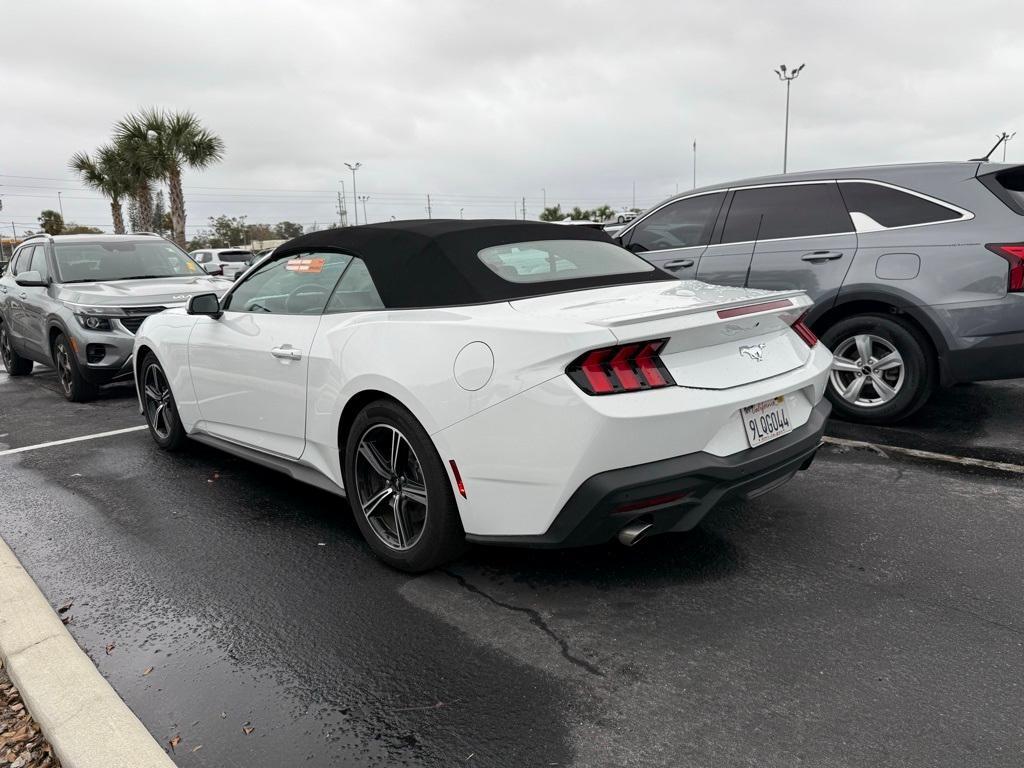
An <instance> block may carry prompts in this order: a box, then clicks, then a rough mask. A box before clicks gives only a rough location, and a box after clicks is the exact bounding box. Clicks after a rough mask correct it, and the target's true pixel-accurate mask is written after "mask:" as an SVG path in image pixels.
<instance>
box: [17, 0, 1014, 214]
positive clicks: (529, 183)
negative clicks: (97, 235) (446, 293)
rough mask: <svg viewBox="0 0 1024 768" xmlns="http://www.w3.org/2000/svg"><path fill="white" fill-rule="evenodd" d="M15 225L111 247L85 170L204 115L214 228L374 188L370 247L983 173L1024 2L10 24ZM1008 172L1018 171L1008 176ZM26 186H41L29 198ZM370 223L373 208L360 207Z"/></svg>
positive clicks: (56, 9)
mask: <svg viewBox="0 0 1024 768" xmlns="http://www.w3.org/2000/svg"><path fill="white" fill-rule="evenodd" d="M0 24H2V29H3V35H2V39H0V104H2V109H3V117H2V121H0V198H2V200H3V203H4V208H3V211H2V212H0V224H2V225H3V226H4V227H5V228H6V229H5V230H4V231H5V232H6V233H9V231H10V222H11V221H12V220H13V221H14V222H16V223H17V224H18V226H19V230H20V229H22V228H24V227H26V226H33V225H35V219H36V217H37V216H38V214H39V211H40V210H41V209H43V208H57V194H56V193H57V190H58V189H61V190H63V192H62V196H63V206H64V212H65V216H66V218H67V219H69V220H73V221H76V222H78V223H84V224H92V225H101V226H104V227H109V226H110V213H109V207H108V206H107V205H106V204H105V203H104V202H103V201H102V199H100V198H98V197H97V196H96V195H95V194H93V193H90V192H86V191H84V190H82V189H81V187H80V186H79V185H78V183H77V182H76V181H75V180H74V177H73V176H72V175H71V174H70V172H69V171H68V170H67V160H68V158H69V157H70V155H71V154H72V153H73V152H75V151H77V150H91V149H93V148H94V147H96V146H97V145H99V144H100V143H102V142H104V141H106V140H107V138H108V136H109V133H110V127H111V125H112V124H113V123H114V122H115V121H116V120H117V119H118V118H119V117H121V116H122V115H123V114H124V113H126V112H128V111H131V110H133V109H136V108H138V107H142V106H160V107H166V108H169V109H180V110H186V109H187V110H192V111H194V112H195V113H196V114H197V115H198V116H199V117H200V118H201V119H202V121H203V122H204V123H205V124H206V125H207V126H208V127H209V128H210V129H212V130H213V131H215V132H216V133H218V134H219V135H220V136H221V137H222V138H223V139H224V141H225V143H226V145H227V152H226V155H225V158H224V161H223V162H222V163H221V164H219V165H217V166H216V167H214V168H211V169H209V170H206V171H202V172H187V173H186V176H185V191H186V202H187V206H188V215H189V219H188V224H189V232H190V233H194V232H195V230H196V229H197V228H199V227H202V226H203V225H204V224H205V223H206V219H207V217H208V216H212V215H218V214H221V213H226V214H229V215H247V216H248V220H249V222H251V223H252V222H268V223H274V222H277V221H279V220H282V219H290V220H293V221H299V222H302V223H303V224H306V225H310V224H312V223H313V222H314V221H317V222H319V223H320V224H324V223H326V222H330V221H332V220H335V219H336V218H337V213H336V200H335V197H334V194H335V191H336V190H338V189H339V184H338V182H339V180H340V179H343V178H344V179H345V180H346V183H347V185H348V186H347V190H346V191H347V194H348V196H349V202H348V207H349V215H350V217H351V208H352V205H353V203H352V201H351V195H352V186H351V176H350V174H349V172H348V170H347V169H346V168H345V166H344V165H343V163H344V162H345V161H349V162H356V161H360V162H362V163H363V166H364V167H363V168H362V170H360V171H359V173H358V177H357V183H358V192H359V194H360V195H362V194H368V195H369V196H370V199H369V201H368V203H367V213H368V215H369V218H370V220H371V221H373V220H379V219H384V218H388V217H390V216H392V215H393V216H396V217H398V218H421V217H424V216H425V215H426V211H425V205H426V194H427V193H430V194H431V195H432V202H433V215H434V217H435V218H436V217H457V216H458V215H459V209H460V208H462V209H464V215H465V216H466V217H467V218H470V217H482V216H502V217H511V216H512V213H513V203H514V201H519V200H520V198H521V197H523V196H525V197H526V210H527V216H528V217H531V218H535V217H536V216H537V215H538V214H539V213H540V210H541V203H542V195H543V193H542V189H546V196H547V201H548V203H549V204H552V203H555V202H558V203H561V204H562V205H563V206H572V205H575V204H579V205H582V206H592V205H597V204H600V203H605V202H607V203H609V204H611V205H614V206H624V205H629V204H630V203H631V202H632V195H633V185H634V182H635V185H636V203H637V205H639V206H646V205H650V204H651V203H653V202H655V201H657V200H658V199H661V198H663V197H665V196H666V195H669V194H672V193H674V192H675V191H676V189H677V186H678V188H679V189H680V190H684V189H687V188H689V187H690V186H691V184H692V161H693V157H692V151H691V145H692V142H693V140H694V138H696V141H697V181H698V184H705V183H710V182H714V181H722V180H729V179H733V178H742V177H745V176H752V175H758V174H764V173H774V172H778V171H780V170H781V165H782V137H783V114H784V104H785V86H784V85H783V84H781V83H780V82H778V81H777V79H776V76H775V74H774V73H773V71H772V70H773V69H774V68H776V67H777V66H778V65H779V64H780V63H786V64H788V65H791V66H795V65H797V64H800V63H802V62H806V63H807V68H806V69H805V70H804V72H803V74H802V75H801V76H800V78H799V79H798V80H797V81H796V82H795V83H794V85H793V94H792V96H793V100H792V112H791V124H790V170H799V169H810V168H817V167H829V166H843V165H857V164H867V163H889V162H905V161H920V160H946V159H956V160H961V159H967V158H969V157H975V156H977V155H979V154H981V153H983V152H985V151H987V150H988V148H989V146H991V144H992V143H993V142H994V141H995V136H996V134H997V133H998V132H999V131H1002V130H1014V129H1020V131H1021V135H1020V136H1019V137H1018V138H1017V139H1016V140H1015V141H1013V142H1011V143H1010V144H1009V147H1008V153H1007V159H1008V160H1020V161H1022V162H1024V98H1022V95H1024V88H1022V86H1024V54H1022V52H1021V40H1022V39H1024V2H1019V0H1006V1H1005V2H985V1H984V0H975V2H972V3H963V2H956V3H954V2H949V1H948V0H897V1H896V2H892V0H887V1H886V2H865V1H864V0H857V1H856V2H853V1H850V0H846V1H844V2H825V1H820V2H812V1H808V2H800V1H799V0H797V1H790V2H778V3H767V2H755V1H753V0H749V1H747V2H741V1H740V0H714V2H704V1H701V0H689V1H687V2H680V1H679V0H660V1H659V2H654V1H653V0H650V1H643V2H638V1H636V0H634V1H633V2H624V1H623V0H615V1H612V2H584V1H582V0H580V1H573V0H544V1H543V2H534V1H533V0H516V2H501V3H499V2H493V1H491V0H462V1H458V0H429V2H422V1H421V2H414V1H413V0H391V1H388V2H381V1H379V0H363V2H360V3H355V2H312V1H301V0H293V1H292V2H270V1H262V2H256V1H254V0H246V1H244V2H228V1H226V0H216V1H213V0H201V1H195V2H193V1H192V0H187V1H186V0H163V1H162V2H159V3H154V2H138V0H135V1H134V2H108V1H107V0H90V2H87V3H83V2H70V1H68V2H52V1H50V0H34V1H33V2H5V3H3V8H2V12H0ZM997 157H1001V153H997ZM30 177H31V178H30ZM360 218H362V208H361V207H360Z"/></svg>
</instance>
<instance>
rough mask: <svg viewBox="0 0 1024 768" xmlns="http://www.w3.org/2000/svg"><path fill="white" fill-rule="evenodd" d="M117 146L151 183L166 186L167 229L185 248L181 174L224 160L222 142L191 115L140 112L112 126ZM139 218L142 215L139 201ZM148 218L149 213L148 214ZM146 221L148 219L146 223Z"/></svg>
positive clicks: (151, 110) (150, 111)
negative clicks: (130, 156)
mask: <svg viewBox="0 0 1024 768" xmlns="http://www.w3.org/2000/svg"><path fill="white" fill-rule="evenodd" d="M114 133H115V135H116V136H117V141H118V143H119V144H123V145H124V146H125V147H126V149H127V150H128V151H129V153H130V154H131V155H132V156H133V157H134V158H135V159H136V160H137V162H138V164H139V166H140V168H141V169H143V170H144V171H145V172H147V173H148V174H149V176H150V178H151V179H154V180H156V179H159V180H163V181H166V182H167V187H168V193H169V195H170V198H171V225H172V230H173V233H174V240H175V242H176V243H178V245H180V246H181V247H182V248H184V247H185V195H184V193H183V192H182V189H181V172H182V169H184V168H185V167H186V166H188V167H189V168H206V167H207V166H209V165H212V164H213V163H215V162H217V161H219V160H220V159H221V158H222V157H223V156H224V142H223V141H222V140H221V138H220V137H219V136H217V135H216V134H214V133H212V132H210V131H209V130H207V129H206V128H204V127H203V125H202V123H200V122H199V118H197V117H196V116H195V115H194V114H192V113H191V112H166V111H164V110H161V109H144V110H142V111H140V112H139V113H138V114H132V115H128V116H127V117H125V118H124V119H122V120H121V121H120V122H119V123H118V124H117V125H116V126H114ZM139 213H140V216H141V215H143V213H142V210H141V200H140V212H139ZM149 213H150V215H149V218H152V212H151V211H150V212H149ZM146 220H148V219H146Z"/></svg>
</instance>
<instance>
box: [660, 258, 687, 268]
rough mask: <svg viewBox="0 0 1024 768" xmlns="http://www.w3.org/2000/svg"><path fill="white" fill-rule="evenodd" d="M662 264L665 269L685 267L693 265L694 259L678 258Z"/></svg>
mask: <svg viewBox="0 0 1024 768" xmlns="http://www.w3.org/2000/svg"><path fill="white" fill-rule="evenodd" d="M662 266H663V267H664V268H665V269H683V268H684V267H692V266H693V259H676V260H675V261H666V262H665V263H664V264H663V265H662Z"/></svg>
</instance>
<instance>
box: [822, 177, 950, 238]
mask: <svg viewBox="0 0 1024 768" xmlns="http://www.w3.org/2000/svg"><path fill="white" fill-rule="evenodd" d="M840 188H841V191H842V193H843V198H844V199H845V200H846V207H847V208H849V210H850V213H851V214H853V215H855V216H856V214H861V215H862V216H867V217H869V218H870V219H871V220H872V221H873V222H875V223H877V224H880V225H881V226H883V227H906V226H910V225H912V224H934V223H935V222H937V221H955V220H956V219H959V218H960V213H958V212H957V211H954V210H953V209H952V208H947V207H946V206H944V205H939V204H938V203H933V202H932V201H931V200H925V199H924V198H921V197H918V196H917V195H911V194H908V193H906V192H901V191H900V190H898V189H892V188H891V187H883V186H880V185H879V184H866V183H864V182H857V181H853V182H844V183H843V184H841V185H840ZM863 223H864V224H868V225H869V226H870V222H863Z"/></svg>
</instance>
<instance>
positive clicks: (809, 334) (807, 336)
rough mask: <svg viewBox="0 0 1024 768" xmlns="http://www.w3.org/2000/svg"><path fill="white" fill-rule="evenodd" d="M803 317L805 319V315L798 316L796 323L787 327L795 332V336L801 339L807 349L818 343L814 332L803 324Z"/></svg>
mask: <svg viewBox="0 0 1024 768" xmlns="http://www.w3.org/2000/svg"><path fill="white" fill-rule="evenodd" d="M805 317H807V314H806V313H804V314H802V315H800V317H798V318H797V319H796V322H794V323H793V324H792V325H791V326H789V327H790V328H792V329H793V330H794V331H795V332H796V335H797V336H799V337H800V338H801V339H803V342H804V344H806V345H807V346H808V347H813V346H814V345H815V344H817V343H818V337H817V336H815V335H814V331H812V330H811V329H810V328H809V327H808V325H807V323H805V322H804V318H805Z"/></svg>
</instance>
